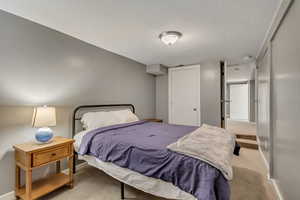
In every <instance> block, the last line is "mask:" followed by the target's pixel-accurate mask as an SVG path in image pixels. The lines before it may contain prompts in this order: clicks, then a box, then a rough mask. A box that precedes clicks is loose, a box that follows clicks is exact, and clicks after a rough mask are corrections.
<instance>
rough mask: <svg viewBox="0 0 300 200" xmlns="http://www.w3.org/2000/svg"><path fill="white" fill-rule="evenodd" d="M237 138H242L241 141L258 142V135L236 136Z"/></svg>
mask: <svg viewBox="0 0 300 200" xmlns="http://www.w3.org/2000/svg"><path fill="white" fill-rule="evenodd" d="M236 137H237V138H240V139H247V140H254V141H256V135H244V134H236Z"/></svg>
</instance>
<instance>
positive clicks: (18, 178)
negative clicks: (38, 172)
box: [15, 165, 20, 199]
mask: <svg viewBox="0 0 300 200" xmlns="http://www.w3.org/2000/svg"><path fill="white" fill-rule="evenodd" d="M15 176H16V179H15V196H16V199H19V198H18V197H17V194H19V189H20V167H19V166H18V165H16V175H15Z"/></svg>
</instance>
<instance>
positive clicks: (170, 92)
mask: <svg viewBox="0 0 300 200" xmlns="http://www.w3.org/2000/svg"><path fill="white" fill-rule="evenodd" d="M188 69H199V91H198V94H197V96H198V101H197V102H198V104H197V111H198V126H200V125H201V102H200V101H201V100H200V99H201V97H200V82H201V76H200V64H197V65H189V66H184V67H174V68H169V69H168V90H169V91H168V102H169V103H168V107H169V109H168V110H169V113H168V117H169V119H168V121H169V123H172V120H173V119H172V104H173V103H172V75H171V74H172V72H174V71H182V70H188Z"/></svg>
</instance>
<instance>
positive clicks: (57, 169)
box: [56, 160, 61, 174]
mask: <svg viewBox="0 0 300 200" xmlns="http://www.w3.org/2000/svg"><path fill="white" fill-rule="evenodd" d="M60 171H61V170H60V160H58V161H56V173H57V174H59V173H60Z"/></svg>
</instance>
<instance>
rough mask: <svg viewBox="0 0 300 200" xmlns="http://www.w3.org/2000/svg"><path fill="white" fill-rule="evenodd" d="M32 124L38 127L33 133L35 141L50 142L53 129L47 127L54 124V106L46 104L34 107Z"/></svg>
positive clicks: (40, 142)
mask: <svg viewBox="0 0 300 200" xmlns="http://www.w3.org/2000/svg"><path fill="white" fill-rule="evenodd" d="M32 126H33V127H35V128H39V129H38V130H37V132H36V133H35V139H36V142H37V143H39V144H44V143H49V142H51V141H52V138H53V131H52V130H51V129H50V128H49V127H51V126H56V114H55V108H54V107H48V106H42V107H36V108H34V111H33V116H32Z"/></svg>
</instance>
